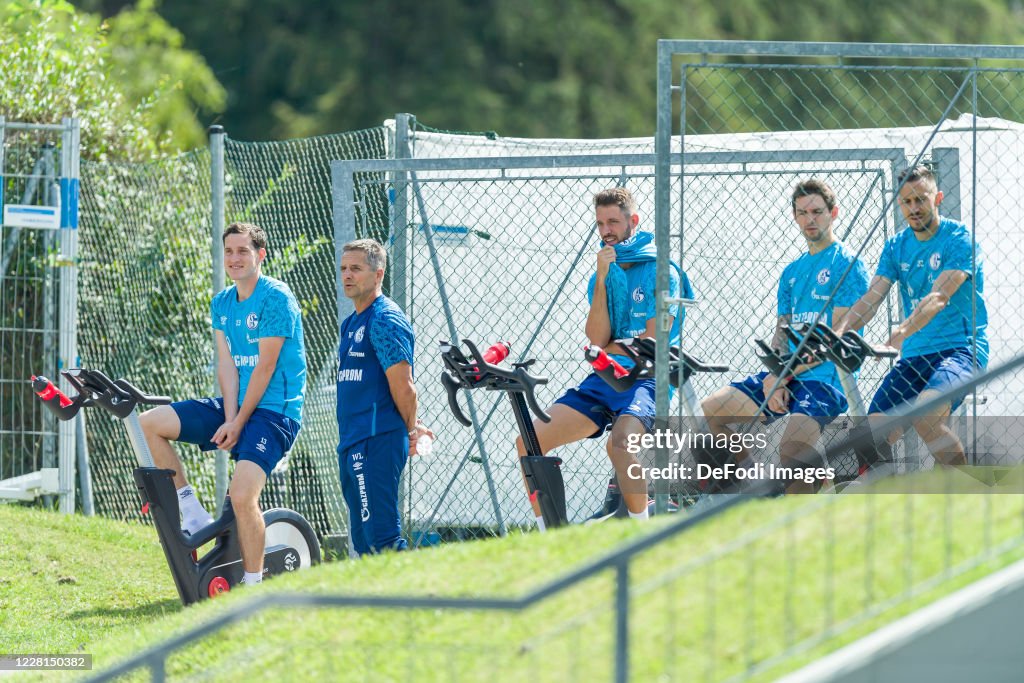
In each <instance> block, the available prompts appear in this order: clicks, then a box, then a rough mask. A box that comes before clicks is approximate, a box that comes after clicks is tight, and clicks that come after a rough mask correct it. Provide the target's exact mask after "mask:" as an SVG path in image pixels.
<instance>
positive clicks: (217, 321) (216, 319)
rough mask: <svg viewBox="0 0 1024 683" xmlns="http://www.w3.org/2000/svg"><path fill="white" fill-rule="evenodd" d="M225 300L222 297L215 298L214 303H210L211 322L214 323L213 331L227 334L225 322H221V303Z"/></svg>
mask: <svg viewBox="0 0 1024 683" xmlns="http://www.w3.org/2000/svg"><path fill="white" fill-rule="evenodd" d="M222 299H223V297H221V296H220V295H217V296H214V297H213V301H211V302H210V321H211V322H212V323H213V329H215V330H220V331H221V332H227V330H226V329H225V328H224V324H225V323H224V321H223V320H221V318H222V315H221V313H220V310H219V309H220V302H221V300H222Z"/></svg>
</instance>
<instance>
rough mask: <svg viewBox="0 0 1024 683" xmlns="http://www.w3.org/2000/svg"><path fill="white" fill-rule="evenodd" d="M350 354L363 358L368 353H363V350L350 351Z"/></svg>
mask: <svg viewBox="0 0 1024 683" xmlns="http://www.w3.org/2000/svg"><path fill="white" fill-rule="evenodd" d="M348 355H350V356H355V357H356V358H363V357H365V356H366V354H365V353H363V352H362V351H349V352H348Z"/></svg>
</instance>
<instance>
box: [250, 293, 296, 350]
mask: <svg viewBox="0 0 1024 683" xmlns="http://www.w3.org/2000/svg"><path fill="white" fill-rule="evenodd" d="M301 315H302V314H301V312H300V311H299V302H298V301H296V300H295V297H293V296H289V295H288V293H287V292H284V291H282V290H280V289H273V290H271V291H270V292H268V293H267V298H266V299H264V301H263V309H262V310H261V311H260V327H259V334H258V336H259V338H260V339H263V338H264V337H284V338H286V339H287V338H290V337H294V336H295V328H296V327H298V324H299V319H300V317H301Z"/></svg>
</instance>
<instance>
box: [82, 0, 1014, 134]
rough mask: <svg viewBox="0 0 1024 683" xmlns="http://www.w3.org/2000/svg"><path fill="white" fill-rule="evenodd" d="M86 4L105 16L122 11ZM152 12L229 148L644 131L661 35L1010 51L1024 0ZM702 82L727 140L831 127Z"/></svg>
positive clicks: (237, 5) (110, 1)
mask: <svg viewBox="0 0 1024 683" xmlns="http://www.w3.org/2000/svg"><path fill="white" fill-rule="evenodd" d="M82 1H83V3H84V6H87V7H90V8H92V9H94V10H100V11H104V12H106V13H113V12H116V11H117V9H118V8H119V7H120V6H121V5H122V4H123V2H122V1H121V0H82ZM158 11H159V12H160V13H161V14H162V15H163V16H164V17H166V18H167V20H168V21H169V22H170V23H171V24H173V25H174V26H176V27H178V28H179V29H180V30H181V31H182V33H184V35H185V36H186V45H187V46H188V47H190V48H192V49H194V50H197V51H199V52H201V53H202V54H203V56H204V57H205V58H206V59H207V61H208V62H209V63H210V64H211V65H212V66H213V68H214V69H215V71H216V73H217V74H218V76H219V77H220V78H221V79H222V80H223V81H224V83H225V84H226V85H227V87H228V90H229V92H230V98H229V103H228V108H227V110H226V112H225V115H224V117H223V120H222V123H224V124H225V126H226V128H227V130H228V132H229V133H230V134H231V135H232V137H234V138H236V139H248V140H265V139H281V138H289V137H303V136H308V135H313V134H318V133H327V132H337V131H342V130H353V129H359V128H365V127H369V126H374V125H378V124H379V123H380V122H381V121H382V120H384V119H386V118H390V117H391V116H393V115H394V114H395V113H396V112H401V111H407V112H411V113H414V114H416V115H417V117H418V118H419V119H420V120H421V121H423V122H426V123H429V124H431V125H435V126H439V127H443V128H447V129H458V130H497V131H499V132H500V133H501V134H503V135H518V136H542V137H617V136H634V135H637V136H639V135H650V134H651V133H652V132H653V130H654V126H655V118H654V117H655V114H654V112H655V94H656V81H655V62H656V41H657V39H659V38H678V39H706V40H712V39H733V40H738V39H742V40H800V41H829V42H921V43H994V44H1011V45H1013V44H1019V43H1021V42H1022V39H1024V19H1022V15H1021V10H1020V9H1019V3H1016V2H1011V1H1010V0H948V1H946V2H942V3H939V2H936V0H902V1H900V2H892V1H891V0H885V1H884V2H883V1H882V0H860V1H858V2H845V1H843V0H807V1H806V2H801V3H797V4H794V3H792V2H788V1H786V0H730V1H729V2H715V1H713V0H630V1H629V2H624V1H623V0H545V1H544V2H522V1H520V0H478V1H474V2H469V1H468V0H431V2H423V1H422V0H389V1H388V2H338V3H294V2H290V1H287V0H260V1H259V2H256V0H225V1H224V2H222V3H220V4H219V5H218V6H217V12H216V17H217V20H216V21H212V20H211V16H210V14H209V13H208V12H207V11H206V5H204V4H200V3H199V2H197V1H196V0H192V1H191V2H190V1H188V0H178V1H176V2H173V3H171V2H165V3H163V5H161V6H160V7H159V8H158ZM734 61H743V60H740V59H736V60H734ZM707 78H708V80H707V82H705V83H704V84H703V85H702V86H701V87H702V88H704V90H703V91H702V95H704V96H707V98H708V102H709V104H708V106H711V103H717V104H719V105H721V107H722V111H725V110H727V109H728V108H729V107H730V106H733V105H738V109H737V113H736V114H735V115H733V116H732V117H731V118H730V119H729V120H727V121H723V117H722V116H721V115H718V116H717V117H715V116H712V114H714V113H715V112H706V113H705V115H706V116H707V117H708V122H709V125H710V123H711V122H714V125H715V126H716V130H718V131H719V132H725V131H726V130H741V129H746V130H751V129H754V130H760V129H764V128H771V127H776V128H777V127H789V126H802V125H815V121H816V120H821V121H822V122H823V123H822V125H837V122H836V121H830V120H828V117H827V112H821V111H818V112H812V111H807V112H805V113H803V114H800V113H799V112H798V113H797V115H796V116H795V117H794V118H790V119H787V120H782V121H773V120H772V119H771V117H770V115H769V114H770V112H768V111H767V110H762V111H761V112H759V113H758V114H757V115H756V116H755V115H753V114H751V113H750V111H749V110H750V103H752V102H753V103H756V102H757V101H758V100H759V99H761V98H762V96H763V95H766V94H767V95H768V97H767V98H766V99H767V100H770V101H771V100H774V101H778V98H779V97H781V96H782V94H783V91H785V90H787V89H788V88H789V87H790V86H792V85H793V84H792V83H786V82H765V83H764V84H763V85H760V86H758V87H757V88H754V89H750V88H749V87H748V89H747V91H744V92H741V91H739V90H738V89H737V87H736V86H735V84H729V83H726V82H723V80H722V79H725V78H727V76H726V75H725V74H723V73H718V74H710V73H709V74H707ZM830 86H836V87H837V88H838V90H839V91H841V90H842V88H841V87H839V86H843V87H854V90H853V91H852V94H851V93H847V94H846V95H845V97H846V101H847V104H846V106H848V107H852V109H851V111H854V110H855V109H856V106H855V103H851V100H852V99H854V98H855V95H856V92H859V90H858V88H867V87H877V88H889V87H893V84H882V85H872V84H871V82H870V79H863V80H862V82H860V83H853V84H852V85H851V84H849V83H847V84H841V83H836V82H834V81H827V80H826V81H823V82H822V83H821V84H820V87H830ZM715 89H717V90H718V93H717V95H716V94H714V92H713V91H714V90H715ZM943 94H946V93H945V91H943ZM812 96H813V93H806V92H801V91H800V89H799V88H796V89H795V92H794V94H793V95H791V96H790V100H791V101H792V103H793V105H794V107H795V109H796V110H799V109H801V108H805V107H806V105H807V102H809V101H810V98H812ZM855 113H856V112H855V111H854V114H855ZM863 115H864V116H866V115H867V113H866V112H864V113H863ZM823 116H824V117H825V118H824V119H823V118H822V117H823ZM723 126H724V128H723Z"/></svg>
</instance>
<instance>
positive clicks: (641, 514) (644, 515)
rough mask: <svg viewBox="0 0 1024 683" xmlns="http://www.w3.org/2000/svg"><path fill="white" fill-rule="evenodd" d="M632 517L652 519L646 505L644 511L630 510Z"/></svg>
mask: <svg viewBox="0 0 1024 683" xmlns="http://www.w3.org/2000/svg"><path fill="white" fill-rule="evenodd" d="M629 518H630V519H650V515H648V514H647V508H646V507H645V508H644V509H643V511H642V512H633V511H632V510H629Z"/></svg>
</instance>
